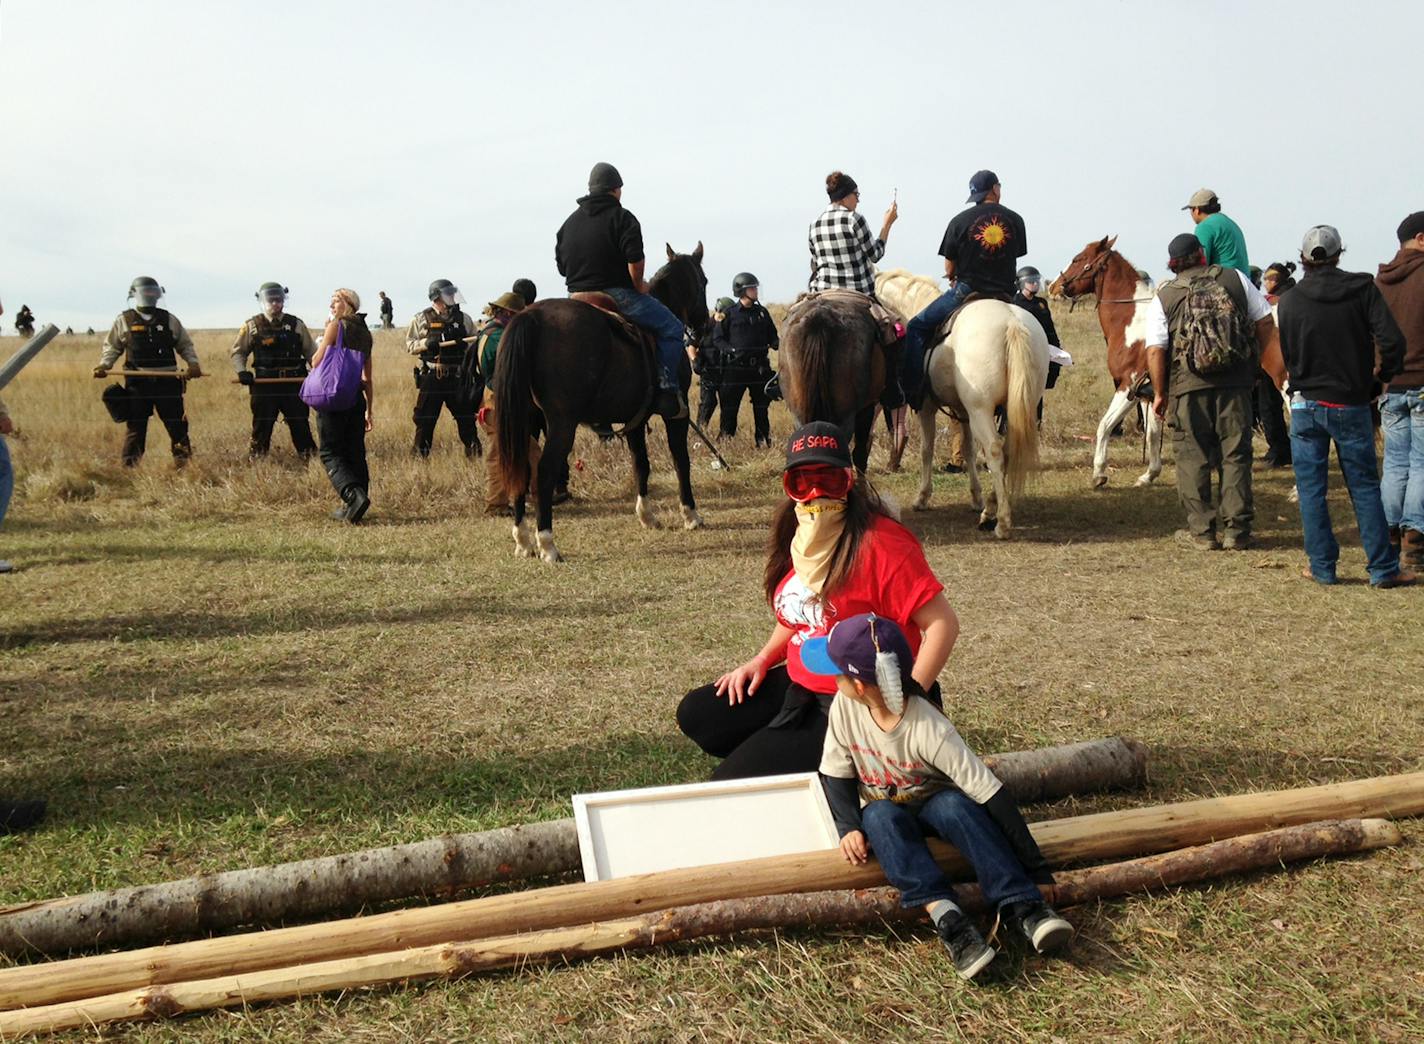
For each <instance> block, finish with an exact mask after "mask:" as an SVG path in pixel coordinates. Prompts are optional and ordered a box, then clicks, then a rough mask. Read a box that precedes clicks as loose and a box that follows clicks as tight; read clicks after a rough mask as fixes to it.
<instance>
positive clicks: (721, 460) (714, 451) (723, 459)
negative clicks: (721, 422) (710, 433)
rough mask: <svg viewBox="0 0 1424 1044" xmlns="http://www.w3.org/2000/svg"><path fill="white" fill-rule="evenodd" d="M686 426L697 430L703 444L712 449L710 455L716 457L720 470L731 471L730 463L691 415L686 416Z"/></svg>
mask: <svg viewBox="0 0 1424 1044" xmlns="http://www.w3.org/2000/svg"><path fill="white" fill-rule="evenodd" d="M687 426H688V427H689V428H691V429H692V430H693V431H695V432H697V437H698V438H699V439H701V440H702V444H703V445H704V446H706V447H707V448H708V449H710V450H711V451H712V456H714V457H716V458H717V463H718V464H719V465H720V466H721V468H722V470H723V471H731V470H732V465H730V464H728V463H727V458H726V457H724V456H722V454H721V453H720V452H719V451H718V449H717V447H716V446H714V445H713V444H712V440H711V439H709V438H708V437H707V433H706V432H705V431H703V430H702V427H701V426H700V425H699V424H698V423H697V422H696V421H695V420H693V419H692V418H691V417H688V418H687Z"/></svg>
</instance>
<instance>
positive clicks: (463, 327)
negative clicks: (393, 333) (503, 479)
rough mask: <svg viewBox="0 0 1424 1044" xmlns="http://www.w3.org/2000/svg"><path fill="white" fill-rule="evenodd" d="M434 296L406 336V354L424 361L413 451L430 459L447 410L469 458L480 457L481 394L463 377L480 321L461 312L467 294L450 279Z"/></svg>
mask: <svg viewBox="0 0 1424 1044" xmlns="http://www.w3.org/2000/svg"><path fill="white" fill-rule="evenodd" d="M429 294H430V307H429V308H427V309H425V310H424V311H423V312H419V313H417V314H416V316H415V318H414V319H412V320H411V321H410V326H409V327H408V328H407V329H406V332H405V343H406V350H407V351H409V352H410V354H411V355H416V356H419V357H420V366H419V367H418V368H417V369H416V371H415V383H416V387H417V388H419V389H420V390H419V392H418V393H417V395H416V398H415V413H414V418H413V419H414V420H415V445H414V449H415V452H416V453H417V454H418V455H420V456H422V457H428V456H429V455H430V445H431V443H432V442H433V441H434V438H435V423H436V422H437V421H438V420H439V419H440V410H441V408H442V407H443V408H445V409H448V410H449V411H450V416H452V417H454V418H455V427H456V429H457V430H458V431H459V433H460V441H461V442H462V443H463V444H464V446H465V456H467V457H477V456H479V454H480V436H479V433H478V429H477V428H476V426H475V414H476V412H477V411H478V410H479V401H478V392H479V389H478V388H473V387H472V385H471V384H470V383H469V382H468V380H467V379H466V377H465V376H463V375H462V372H461V371H462V364H463V363H464V362H465V361H466V358H467V356H469V355H470V353H472V352H475V351H476V346H475V342H476V340H477V331H476V327H475V320H474V318H473V317H471V316H468V315H466V314H465V313H464V312H463V311H461V309H460V305H462V304H463V303H464V301H465V298H464V295H463V294H461V293H460V290H459V288H458V287H457V286H455V284H454V283H452V282H450V280H448V279H437V280H435V282H433V283H431V284H430V290H429ZM468 372H469V371H468V370H467V371H466V373H468Z"/></svg>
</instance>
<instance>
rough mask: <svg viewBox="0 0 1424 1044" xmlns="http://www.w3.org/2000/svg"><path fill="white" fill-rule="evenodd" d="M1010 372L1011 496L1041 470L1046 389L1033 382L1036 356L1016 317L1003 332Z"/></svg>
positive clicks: (1008, 474)
mask: <svg viewBox="0 0 1424 1044" xmlns="http://www.w3.org/2000/svg"><path fill="white" fill-rule="evenodd" d="M1004 345H1005V348H1007V352H1006V355H1007V362H1008V371H1009V399H1008V403H1007V404H1006V407H1005V408H1006V410H1007V411H1008V420H1009V425H1008V427H1009V432H1008V446H1007V447H1006V450H1007V453H1008V458H1009V459H1008V461H1007V462H1006V464H1005V469H1004V482H1005V483H1006V484H1007V485H1008V488H1009V494H1010V496H1018V495H1019V494H1020V493H1022V492H1023V488H1024V483H1025V482H1026V481H1027V479H1028V476H1029V474H1030V473H1031V472H1033V471H1036V470H1037V469H1038V400H1039V399H1040V398H1042V396H1043V388H1042V386H1041V385H1039V384H1038V382H1036V381H1035V380H1034V376H1035V374H1037V373H1038V366H1037V364H1036V361H1035V359H1034V355H1033V339H1032V336H1031V334H1030V333H1029V329H1028V327H1027V326H1025V325H1024V323H1023V321H1022V320H1021V319H1019V318H1018V317H1017V316H1010V317H1009V319H1008V323H1007V326H1006V328H1005V330H1004Z"/></svg>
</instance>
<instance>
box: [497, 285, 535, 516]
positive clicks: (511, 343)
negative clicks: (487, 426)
mask: <svg viewBox="0 0 1424 1044" xmlns="http://www.w3.org/2000/svg"><path fill="white" fill-rule="evenodd" d="M542 332H543V326H542V324H541V323H540V321H539V313H538V312H535V311H524V312H520V313H519V314H518V315H516V316H515V317H514V318H513V319H512V320H511V321H510V323H509V325H508V326H507V327H505V330H504V333H503V335H501V337H500V342H499V354H498V356H497V359H496V362H495V368H494V370H495V378H494V385H495V418H494V420H495V424H494V426H495V438H496V440H497V442H498V444H499V464H500V472H501V474H502V476H503V478H504V488H505V489H507V490H508V491H509V495H510V496H511V497H521V496H524V494H525V493H527V492H528V490H529V441H530V439H531V438H532V437H533V435H532V430H531V425H530V416H531V414H532V413H533V410H534V395H533V391H532V388H531V379H532V375H531V372H530V365H529V355H530V352H531V351H532V350H533V348H534V346H535V345H536V344H537V343H538V342H539V335H540V334H541V333H542Z"/></svg>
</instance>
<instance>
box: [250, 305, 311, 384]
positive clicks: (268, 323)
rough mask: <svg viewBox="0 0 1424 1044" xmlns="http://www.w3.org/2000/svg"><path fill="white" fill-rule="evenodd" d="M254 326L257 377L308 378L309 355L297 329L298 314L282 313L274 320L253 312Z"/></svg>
mask: <svg viewBox="0 0 1424 1044" xmlns="http://www.w3.org/2000/svg"><path fill="white" fill-rule="evenodd" d="M248 322H249V323H250V324H251V325H252V369H253V371H254V372H255V373H256V374H257V376H258V377H305V376H306V373H307V357H306V355H305V354H304V353H303V352H302V337H301V334H299V333H298V332H297V322H298V320H297V317H296V316H294V315H287V314H286V313H283V315H282V317H281V318H280V319H278V320H277V321H276V322H275V323H274V322H273V321H272V320H271V319H269V318H267V316H266V315H254V316H253V317H252V318H251V319H249V320H248Z"/></svg>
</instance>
